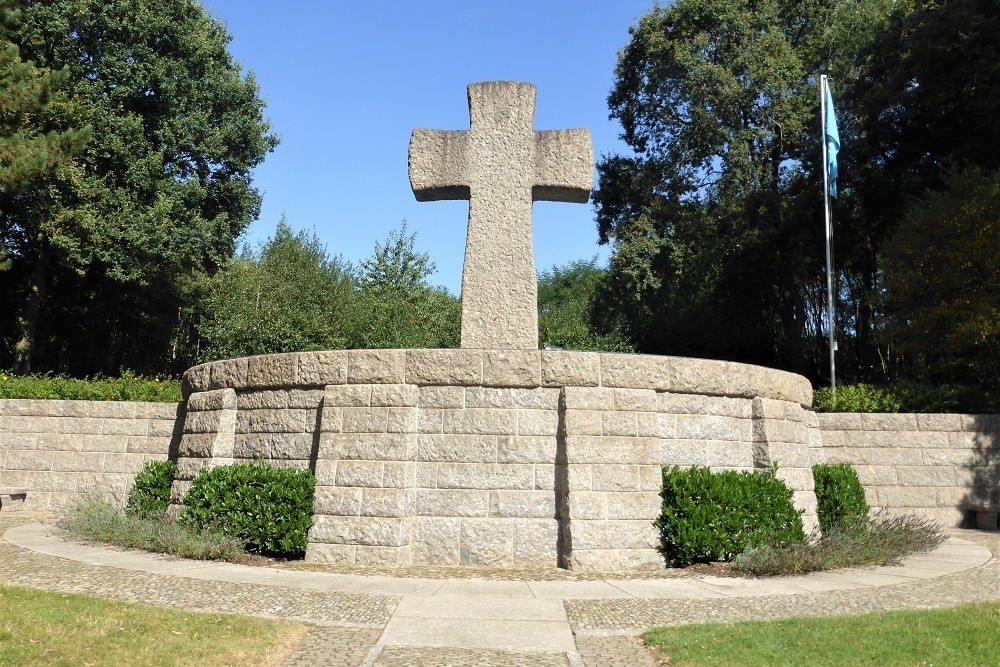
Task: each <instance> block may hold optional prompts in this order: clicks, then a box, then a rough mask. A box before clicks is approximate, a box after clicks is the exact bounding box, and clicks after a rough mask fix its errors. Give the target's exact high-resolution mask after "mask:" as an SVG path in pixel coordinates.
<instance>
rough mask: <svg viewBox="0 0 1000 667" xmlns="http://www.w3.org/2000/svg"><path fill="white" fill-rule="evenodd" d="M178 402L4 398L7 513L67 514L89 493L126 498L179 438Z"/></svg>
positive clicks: (1, 469)
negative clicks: (146, 466) (137, 480)
mask: <svg viewBox="0 0 1000 667" xmlns="http://www.w3.org/2000/svg"><path fill="white" fill-rule="evenodd" d="M182 412H183V411H182V409H181V407H180V406H178V405H177V404H176V403H130V402H113V401H49V400H15V399H5V400H0V502H3V510H4V511H7V510H8V509H15V508H18V509H26V510H53V511H57V510H61V509H63V508H66V507H68V506H71V505H72V504H74V503H75V502H77V501H78V500H79V499H80V498H81V497H82V496H83V495H84V494H86V493H87V492H89V491H96V492H104V493H107V494H110V496H111V497H112V498H113V499H115V500H118V501H122V500H124V498H125V497H126V496H127V494H128V491H129V489H130V487H131V484H132V481H133V479H134V477H135V475H136V473H138V472H139V471H140V470H141V469H142V466H143V464H145V462H146V461H151V460H157V461H163V460H166V459H167V458H168V456H169V454H170V451H171V448H172V447H176V445H177V441H178V440H179V438H180V431H179V427H178V425H179V424H180V419H179V416H180V415H181V414H182Z"/></svg>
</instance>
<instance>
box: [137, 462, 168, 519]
mask: <svg viewBox="0 0 1000 667" xmlns="http://www.w3.org/2000/svg"><path fill="white" fill-rule="evenodd" d="M176 473H177V464H176V463H174V462H173V461H147V462H146V465H144V466H142V470H141V471H140V472H139V474H138V475H136V476H135V484H134V485H133V486H132V490H131V491H129V494H128V502H126V503H125V513H126V514H130V515H132V516H138V517H151V516H156V515H158V514H164V513H166V511H167V507H168V506H169V505H170V486H171V485H172V484H173V483H174V475H175V474H176Z"/></svg>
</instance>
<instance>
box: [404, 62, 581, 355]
mask: <svg viewBox="0 0 1000 667" xmlns="http://www.w3.org/2000/svg"><path fill="white" fill-rule="evenodd" d="M469 116H470V123H469V129H468V130H461V131H441V130H422V129H417V130H414V131H413V136H412V137H411V138H410V156H409V161H410V187H412V188H413V194H414V196H415V197H416V198H417V201H438V200H442V199H468V200H469V231H468V238H467V240H466V245H465V265H464V268H463V270H462V347H466V348H480V349H499V350H503V349H507V350H529V349H530V350H535V349H538V278H537V276H536V274H535V256H534V249H533V245H532V241H531V203H532V202H534V201H540V200H544V201H562V202H574V203H578V204H585V203H586V202H587V199H588V197H589V196H590V188H591V185H592V184H593V179H594V149H593V146H592V145H591V142H590V132H589V131H588V130H547V131H543V132H536V131H535V130H534V122H535V87H534V86H533V85H531V84H528V83H517V82H514V81H490V82H487V83H474V84H472V85H470V86H469Z"/></svg>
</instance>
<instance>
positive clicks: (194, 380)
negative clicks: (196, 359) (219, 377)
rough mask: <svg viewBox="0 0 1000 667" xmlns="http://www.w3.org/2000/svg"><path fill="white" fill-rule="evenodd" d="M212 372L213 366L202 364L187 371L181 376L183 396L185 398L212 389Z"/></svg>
mask: <svg viewBox="0 0 1000 667" xmlns="http://www.w3.org/2000/svg"><path fill="white" fill-rule="evenodd" d="M211 372H212V365H211V364H200V365H198V366H193V367H192V368H189V369H187V370H186V371H185V372H184V375H182V376H181V394H182V395H183V396H184V398H188V397H189V396H190V395H192V394H196V393H198V392H203V391H208V390H209V389H211V382H210V376H211Z"/></svg>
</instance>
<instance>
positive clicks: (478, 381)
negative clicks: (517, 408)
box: [406, 349, 483, 386]
mask: <svg viewBox="0 0 1000 667" xmlns="http://www.w3.org/2000/svg"><path fill="white" fill-rule="evenodd" d="M406 382H408V383H410V384H418V385H453V386H454V385H457V386H469V385H474V386H479V385H482V384H483V352H482V350H465V349H462V350H407V351H406Z"/></svg>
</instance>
